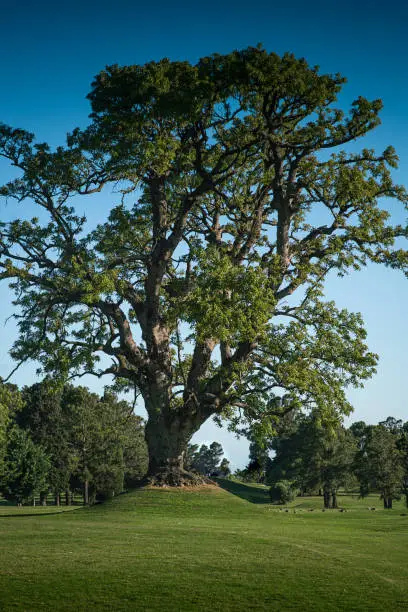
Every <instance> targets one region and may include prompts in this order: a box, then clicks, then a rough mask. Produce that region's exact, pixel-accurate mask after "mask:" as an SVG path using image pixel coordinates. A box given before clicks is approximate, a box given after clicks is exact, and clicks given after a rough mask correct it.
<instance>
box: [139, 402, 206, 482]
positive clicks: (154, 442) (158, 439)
mask: <svg viewBox="0 0 408 612" xmlns="http://www.w3.org/2000/svg"><path fill="white" fill-rule="evenodd" d="M150 414H151V413H150ZM200 426H201V422H200V421H199V419H198V418H197V416H194V415H192V414H190V415H185V414H183V415H182V416H180V415H178V414H174V415H172V414H171V413H170V412H167V414H166V415H163V414H158V415H157V417H156V418H152V416H150V418H149V420H148V422H147V424H146V428H145V438H146V442H147V447H148V452H149V469H148V474H147V481H148V482H149V483H150V484H153V485H156V486H173V487H174V486H176V487H181V486H194V485H200V484H205V483H208V482H209V480H208V479H207V478H205V476H202V475H200V474H196V473H193V472H189V471H188V470H186V469H185V468H184V455H185V452H186V448H187V444H188V442H189V441H190V439H191V437H192V436H193V434H194V433H195V432H196V431H197V430H198V429H199V428H200Z"/></svg>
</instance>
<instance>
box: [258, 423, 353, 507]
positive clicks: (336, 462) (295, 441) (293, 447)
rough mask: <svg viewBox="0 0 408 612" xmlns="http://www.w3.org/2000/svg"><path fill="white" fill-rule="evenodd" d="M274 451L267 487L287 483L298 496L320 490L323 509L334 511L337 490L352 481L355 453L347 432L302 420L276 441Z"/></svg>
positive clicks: (339, 428) (342, 429) (336, 504)
mask: <svg viewBox="0 0 408 612" xmlns="http://www.w3.org/2000/svg"><path fill="white" fill-rule="evenodd" d="M273 448H274V450H275V452H276V455H275V457H274V458H273V459H272V460H271V461H270V462H268V469H267V473H266V480H267V482H268V483H269V484H271V485H274V484H275V483H277V482H284V483H285V482H286V483H289V484H288V486H289V485H290V486H291V487H292V488H293V487H295V488H297V489H299V490H300V491H301V492H308V491H314V490H316V489H320V488H322V489H323V498H324V507H325V508H337V506H338V502H337V492H338V489H339V487H341V486H344V485H345V484H347V482H348V481H349V480H350V478H351V474H352V466H353V462H354V458H355V453H356V450H357V446H356V443H355V440H354V438H353V436H352V435H351V434H350V433H349V432H348V431H347V430H345V429H344V428H343V427H341V426H337V427H336V428H335V429H333V428H329V427H327V426H326V425H325V424H323V423H321V422H320V420H319V419H317V418H316V415H312V416H311V417H307V418H304V417H302V418H300V419H299V421H298V428H297V430H296V431H295V432H294V433H292V434H291V435H289V436H288V437H285V438H279V439H276V440H275V441H274V443H273ZM286 488H287V487H286ZM276 495H278V492H276ZM278 497H279V496H278Z"/></svg>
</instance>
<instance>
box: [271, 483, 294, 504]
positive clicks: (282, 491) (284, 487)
mask: <svg viewBox="0 0 408 612" xmlns="http://www.w3.org/2000/svg"><path fill="white" fill-rule="evenodd" d="M297 494H298V491H297V489H296V486H295V483H294V482H292V481H291V480H279V481H278V482H275V483H274V484H273V485H272V486H271V488H270V489H269V495H270V498H271V502H272V503H273V504H288V503H289V502H291V501H293V500H294V499H295V497H296V495H297Z"/></svg>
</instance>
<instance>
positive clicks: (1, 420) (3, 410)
mask: <svg viewBox="0 0 408 612" xmlns="http://www.w3.org/2000/svg"><path fill="white" fill-rule="evenodd" d="M21 402H22V400H21V394H20V391H19V390H18V388H17V387H16V386H15V385H11V384H5V383H3V381H2V380H1V378H0V486H1V483H2V482H3V479H4V476H5V474H4V471H5V465H4V459H5V455H6V449H7V438H8V427H9V425H10V423H11V419H12V417H13V416H14V414H15V412H16V411H18V410H19V407H20V406H21Z"/></svg>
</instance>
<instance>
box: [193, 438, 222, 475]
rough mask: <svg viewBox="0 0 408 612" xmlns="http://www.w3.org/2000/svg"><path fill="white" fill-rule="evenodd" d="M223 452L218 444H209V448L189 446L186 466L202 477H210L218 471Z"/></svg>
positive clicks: (195, 445)
mask: <svg viewBox="0 0 408 612" xmlns="http://www.w3.org/2000/svg"><path fill="white" fill-rule="evenodd" d="M223 454H224V451H223V448H222V446H221V444H220V443H219V442H215V441H214V442H211V444H210V446H209V447H208V446H206V445H205V444H202V445H201V446H200V447H198V445H197V444H190V445H189V447H188V451H187V462H188V463H187V465H188V466H189V469H192V470H194V471H196V472H199V473H200V474H203V475H204V476H211V475H212V474H213V473H215V472H217V471H218V470H219V469H220V461H221V457H222V456H223Z"/></svg>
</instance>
